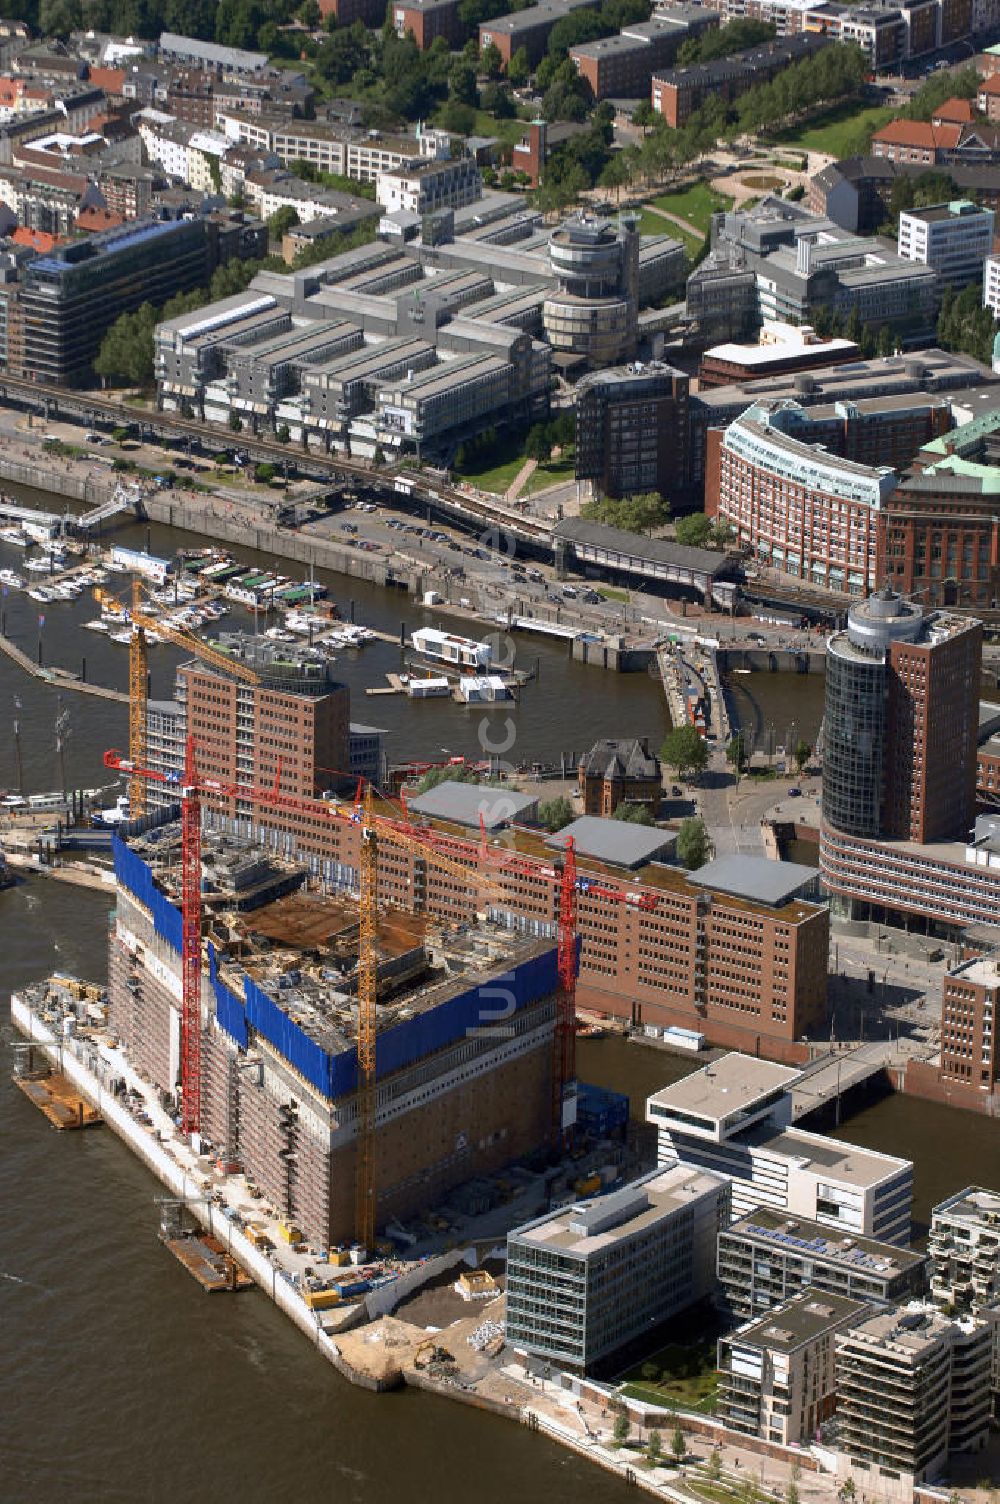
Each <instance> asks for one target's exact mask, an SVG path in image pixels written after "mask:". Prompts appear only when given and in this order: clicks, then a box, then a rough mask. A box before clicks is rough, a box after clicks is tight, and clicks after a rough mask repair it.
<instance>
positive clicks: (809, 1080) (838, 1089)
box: [792, 1039, 896, 1123]
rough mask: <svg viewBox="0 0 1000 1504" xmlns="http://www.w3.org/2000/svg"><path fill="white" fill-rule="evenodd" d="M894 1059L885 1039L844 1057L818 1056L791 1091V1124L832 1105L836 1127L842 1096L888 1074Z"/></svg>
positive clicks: (892, 1046) (890, 1043)
mask: <svg viewBox="0 0 1000 1504" xmlns="http://www.w3.org/2000/svg"><path fill="white" fill-rule="evenodd" d="M895 1058H896V1045H895V1042H894V1041H892V1040H886V1039H880V1040H873V1041H872V1042H871V1043H869V1044H864V1045H860V1046H859V1047H858V1048H857V1049H853V1050H845V1051H844V1053H843V1054H832V1053H831V1054H827V1055H822V1056H820V1057H819V1058H818V1059H816V1060H814V1061H812V1062H811V1063H810V1064H809V1065H808V1066H806V1068H805V1072H804V1074H803V1076H802V1078H801V1079H800V1080H799V1081H797V1082H796V1083H795V1085H794V1086H793V1087H792V1122H793V1123H794V1122H798V1120H799V1119H800V1118H804V1117H806V1116H807V1115H808V1114H809V1113H811V1112H817V1111H818V1110H819V1109H820V1108H821V1107H828V1106H830V1105H831V1104H834V1103H835V1104H836V1109H837V1110H836V1116H837V1121H838V1123H839V1121H840V1101H841V1099H842V1098H843V1097H844V1095H845V1094H846V1093H847V1092H848V1091H851V1090H852V1089H853V1088H854V1087H856V1086H860V1085H862V1083H863V1082H865V1081H871V1080H872V1079H873V1078H874V1077H875V1076H877V1075H879V1074H880V1073H881V1072H882V1071H884V1070H887V1069H888V1067H889V1066H890V1065H891V1064H892V1062H893V1061H894V1060H895Z"/></svg>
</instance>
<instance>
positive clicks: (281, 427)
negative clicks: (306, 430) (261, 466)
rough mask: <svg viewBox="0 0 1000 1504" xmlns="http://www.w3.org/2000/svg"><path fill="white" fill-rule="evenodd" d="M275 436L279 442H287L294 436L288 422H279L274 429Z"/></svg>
mask: <svg viewBox="0 0 1000 1504" xmlns="http://www.w3.org/2000/svg"><path fill="white" fill-rule="evenodd" d="M274 437H275V438H276V439H277V441H278V443H279V444H287V443H288V441H289V439H290V438H291V437H292V435H291V432H290V430H289V427H288V424H287V423H279V424H278V427H277V428H276V429H275V431H274Z"/></svg>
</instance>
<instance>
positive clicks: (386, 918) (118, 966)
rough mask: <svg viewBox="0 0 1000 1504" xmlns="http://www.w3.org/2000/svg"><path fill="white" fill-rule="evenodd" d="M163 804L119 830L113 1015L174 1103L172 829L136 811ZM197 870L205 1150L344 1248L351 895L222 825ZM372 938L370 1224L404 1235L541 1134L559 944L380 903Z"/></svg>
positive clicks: (177, 860)
mask: <svg viewBox="0 0 1000 1504" xmlns="http://www.w3.org/2000/svg"><path fill="white" fill-rule="evenodd" d="M162 818H163V816H162V815H159V816H150V817H148V820H147V821H145V822H142V823H143V824H146V825H147V828H146V829H145V830H144V831H142V832H141V833H140V834H137V835H133V836H131V837H130V838H129V839H128V840H127V841H125V840H121V839H120V838H116V841H115V870H116V877H117V884H118V902H117V909H116V914H115V920H114V924H113V927H112V930H111V935H110V956H109V973H108V975H109V999H108V1022H109V1026H110V1028H111V1030H112V1032H113V1034H114V1036H115V1038H116V1040H117V1041H118V1042H119V1043H120V1044H121V1046H122V1047H123V1049H124V1050H125V1052H126V1054H127V1056H128V1058H129V1059H130V1060H131V1061H132V1062H133V1063H134V1065H135V1066H136V1068H137V1069H138V1070H139V1071H140V1072H141V1073H142V1075H143V1076H144V1077H145V1078H146V1079H147V1080H148V1081H149V1082H150V1083H152V1084H153V1085H154V1086H155V1087H156V1089H157V1090H158V1091H159V1092H160V1093H161V1095H162V1098H163V1101H164V1105H166V1106H167V1107H168V1108H172V1109H173V1110H174V1111H175V1112H176V1113H178V1114H180V1113H181V1112H182V1111H183V1106H184V1100H185V1092H184V1079H183V1078H184V1070H183V1039H182V1034H183V1029H182V1018H183V1009H182V1006H181V1004H182V993H183V983H182V964H181V960H182V958H181V945H180V944H179V943H178V942H179V941H180V939H181V930H182V921H181V912H180V909H181V905H182V898H183V893H182V871H181V869H182V860H181V859H182V839H181V828H180V824H179V822H176V821H174V822H171V823H165V824H154V823H149V822H151V821H153V820H155V819H162ZM201 871H202V879H201V889H202V902H201V908H202V927H203V942H204V960H205V963H206V964H205V965H204V966H203V968H202V970H201V972H200V999H199V1001H200V1018H199V1020H198V1024H197V1028H198V1032H199V1036H200V1037H199V1042H198V1043H199V1064H200V1071H199V1083H198V1086H199V1096H200V1111H199V1123H198V1129H197V1135H198V1143H199V1147H200V1150H201V1152H202V1153H203V1154H207V1155H208V1156H209V1157H210V1158H211V1159H212V1160H213V1161H214V1162H215V1163H217V1164H218V1165H219V1166H220V1167H229V1166H236V1165H238V1166H239V1167H240V1168H241V1169H242V1170H243V1171H244V1172H245V1174H246V1177H247V1179H248V1181H249V1182H250V1183H252V1184H253V1185H255V1186H256V1187H258V1188H259V1189H260V1190H261V1192H262V1193H263V1196H264V1198H265V1199H266V1201H267V1203H268V1204H269V1205H271V1206H272V1207H274V1208H275V1210H276V1211H277V1212H278V1213H279V1214H280V1216H281V1217H282V1219H283V1220H284V1221H285V1222H286V1223H287V1224H289V1225H293V1226H295V1227H296V1228H298V1229H300V1230H301V1233H302V1234H303V1236H304V1237H305V1238H307V1239H308V1240H309V1241H310V1242H312V1243H316V1244H318V1245H320V1246H326V1247H333V1246H338V1245H341V1246H347V1245H349V1244H350V1243H351V1242H353V1241H355V1240H356V1239H357V1238H358V1237H360V1236H363V1235H364V1232H365V1229H364V1228H363V1227H359V1225H358V1221H357V1217H358V1210H357V1200H356V1193H357V1186H358V1177H359V1173H360V1166H359V1153H360V1154H363V1153H364V1142H363V1140H364V1126H365V1125H364V1123H363V1122H361V1121H360V1118H361V1115H362V1113H363V1111H364V1103H363V1101H362V1100H361V1099H360V1098H359V1089H360V1085H359V1069H358V1052H359V1022H360V1020H359V992H360V991H361V990H362V987H363V982H364V970H365V967H364V961H365V959H366V958H365V956H364V955H363V954H362V951H363V947H362V936H361V915H360V912H359V905H358V903H357V901H356V900H354V901H352V900H351V899H349V898H347V897H342V896H340V897H338V896H332V895H329V894H326V893H322V892H320V891H316V890H315V885H314V888H313V891H310V889H309V884H308V872H307V869H306V868H305V866H303V865H300V864H297V863H295V862H293V861H289V860H284V859H281V858H277V857H274V856H272V855H268V854H265V853H264V852H262V851H261V850H260V849H259V848H257V847H255V846H254V845H253V844H252V843H249V842H239V841H237V840H235V839H234V838H233V837H231V836H227V835H223V834H221V833H219V832H211V831H205V832H204V833H203V836H202V842H201ZM370 949H371V962H372V965H373V968H374V984H375V989H376V997H377V1000H378V1001H377V1006H376V1010H375V1053H376V1069H375V1103H374V1113H373V1122H372V1123H371V1125H370V1128H371V1131H372V1133H373V1135H374V1140H375V1153H374V1156H373V1185H374V1201H373V1212H374V1227H375V1229H383V1228H385V1227H386V1226H387V1225H390V1224H394V1225H396V1226H398V1227H400V1229H401V1231H402V1233H403V1236H404V1238H405V1237H406V1236H407V1230H406V1228H405V1222H406V1219H407V1218H409V1217H411V1216H417V1215H418V1214H419V1213H421V1212H422V1211H424V1210H426V1209H427V1208H428V1207H429V1206H431V1205H433V1204H434V1203H435V1202H437V1201H439V1200H441V1199H443V1198H444V1197H445V1196H446V1195H447V1194H448V1192H450V1191H451V1190H452V1189H453V1188H454V1187H455V1186H457V1185H459V1184H460V1183H464V1182H469V1181H473V1180H475V1179H476V1178H477V1177H481V1176H483V1175H487V1174H491V1173H494V1172H496V1171H497V1170H499V1169H500V1168H501V1167H502V1166H503V1165H504V1164H506V1163H508V1162H510V1161H512V1160H516V1159H520V1158H523V1157H530V1156H532V1155H534V1154H536V1153H537V1152H538V1151H540V1150H541V1151H544V1150H545V1149H546V1148H547V1147H548V1145H549V1144H550V1142H551V1136H552V1121H551V1111H552V1105H551V1104H552V1072H553V1049H554V1038H555V1014H556V994H557V991H558V986H559V979H558V970H557V948H556V945H555V942H554V941H553V940H552V939H551V938H549V939H529V938H521V937H518V936H517V935H516V934H512V933H511V932H510V931H508V930H505V929H502V928H500V927H499V926H496V925H489V924H477V925H468V924H451V925H448V924H446V923H442V922H440V921H432V920H431V919H430V918H428V917H427V916H424V915H415V914H409V913H405V912H401V911H399V910H396V909H393V908H391V907H383V908H380V910H379V912H378V914H377V917H376V923H375V929H374V938H373V941H372V944H371V947H370ZM360 1084H361V1085H363V1083H360ZM190 1097H191V1091H190V1088H188V1091H187V1098H188V1106H189V1108H190V1105H191V1104H190ZM359 1138H360V1140H361V1147H360V1149H359Z"/></svg>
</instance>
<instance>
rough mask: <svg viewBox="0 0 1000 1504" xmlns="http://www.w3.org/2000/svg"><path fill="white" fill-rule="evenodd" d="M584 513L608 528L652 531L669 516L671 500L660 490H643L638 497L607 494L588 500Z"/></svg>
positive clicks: (582, 509) (584, 515) (628, 531)
mask: <svg viewBox="0 0 1000 1504" xmlns="http://www.w3.org/2000/svg"><path fill="white" fill-rule="evenodd" d="M580 511H581V515H582V516H583V517H586V518H588V519H590V520H592V521H594V522H603V523H604V524H605V525H606V526H607V527H620V528H623V529H624V530H625V532H627V533H652V532H653V530H654V529H655V528H658V527H663V526H664V524H665V523H666V522H668V521H669V519H670V506H669V503H668V502H667V501H666V500H665V499H664V498H663V497H662V496H661V495H660V494H659V492H658V491H643V492H640V493H639V495H637V496H624V497H613V496H605V497H602V498H600V499H599V500H597V501H588V502H585V503H584V505H583V506H582V507H581V509H580Z"/></svg>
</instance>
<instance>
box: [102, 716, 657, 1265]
mask: <svg viewBox="0 0 1000 1504" xmlns="http://www.w3.org/2000/svg"><path fill="white" fill-rule="evenodd" d="M104 762H105V765H106V766H107V767H109V768H113V769H116V770H117V771H119V772H122V773H125V774H127V775H128V776H129V777H130V778H133V779H139V780H142V781H143V782H148V781H151V782H154V783H158V784H161V785H168V786H173V787H175V788H176V789H177V791H178V796H179V798H180V802H181V837H182V838H181V905H182V988H181V1087H182V1094H183V1103H182V1116H181V1121H182V1125H183V1128H184V1131H185V1133H195V1132H197V1131H198V1130H199V1126H200V1120H201V1102H200V1099H201V802H202V799H203V798H204V797H206V796H213V795H215V796H222V797H229V798H237V799H240V800H243V801H245V802H246V803H248V804H251V805H263V806H266V807H270V808H274V809H279V810H284V811H287V812H295V813H300V814H301V813H305V814H308V815H311V816H314V817H315V816H317V815H319V816H321V817H322V818H323V819H324V820H336V821H346V822H348V823H351V824H355V825H358V826H360V832H361V848H360V859H359V888H360V894H359V896H360V923H359V951H358V967H359V974H358V1044H357V1057H358V1089H357V1113H358V1130H357V1131H358V1151H357V1184H356V1198H355V1213H356V1236H357V1238H358V1241H359V1242H360V1243H363V1244H364V1246H365V1247H366V1248H370V1247H372V1245H373V1242H374V1233H375V1206H376V1168H375V1120H376V983H377V970H378V957H377V946H376V941H377V923H378V852H379V844H380V842H381V841H385V842H386V843H389V844H392V845H395V846H398V847H401V848H402V849H403V850H406V851H409V852H411V853H412V854H413V855H414V856H416V857H417V858H419V859H420V860H423V861H430V862H433V863H434V864H435V865H436V866H438V867H440V868H442V869H444V870H445V871H448V872H450V873H451V874H452V875H453V876H455V877H458V878H460V879H461V881H462V883H463V885H465V886H466V887H468V886H470V885H471V886H473V887H474V888H475V889H476V890H477V891H479V892H481V893H483V894H488V895H491V896H493V897H494V898H496V899H498V900H499V901H500V902H501V903H502V904H503V905H504V906H505V907H508V908H514V907H516V901H515V900H513V899H512V896H511V894H510V893H509V892H508V891H507V890H506V889H505V888H504V886H503V885H502V883H501V881H500V879H501V878H502V877H503V876H504V875H505V874H513V875H521V876H526V877H529V878H532V879H537V878H539V877H541V878H542V879H543V880H544V881H547V882H550V883H552V884H554V885H556V886H557V888H558V908H557V936H558V946H557V954H558V973H559V992H558V997H557V1005H556V1026H555V1031H554V1042H553V1062H552V1139H553V1146H554V1147H556V1148H559V1147H561V1146H562V1144H563V1143H564V1142H565V1140H566V1138H567V1136H568V1134H567V1127H566V1125H564V1122H563V1107H564V1093H565V1088H566V1085H567V1084H568V1083H569V1082H570V1081H572V1079H573V1074H574V1069H575V1062H574V1056H575V1029H576V972H577V951H578V944H577V933H576V928H577V906H578V896H579V895H580V894H592V895H596V896H602V897H605V898H607V899H608V900H609V901H612V902H616V903H623V902H628V901H629V899H628V895H626V894H625V893H623V892H622V891H621V890H619V889H616V888H610V887H606V886H604V885H601V884H597V883H594V882H592V881H591V879H590V878H589V877H580V876H578V874H577V868H576V860H575V854H574V848H573V843H572V841H571V840H568V841H567V842H566V846H565V849H564V852H563V854H562V857H561V859H559V860H554V861H552V862H551V863H549V862H545V861H543V860H539V859H538V858H537V857H529V856H525V855H524V854H522V853H519V852H516V851H512V850H510V849H509V848H507V847H503V846H498V845H494V844H487V843H486V840H485V835H484V836H483V839H482V841H481V843H480V844H478V845H477V844H476V843H475V842H471V841H465V840H462V839H460V838H458V837H455V836H451V835H448V834H447V833H445V832H441V831H437V830H435V829H433V828H432V827H430V826H414V825H413V824H412V823H411V822H410V821H409V820H408V819H399V818H395V817H393V816H391V815H384V814H381V813H377V812H376V809H375V795H374V791H373V790H372V787H371V785H370V784H369V785H368V786H367V788H366V789H365V792H364V795H363V797H361V796H360V795H359V798H358V801H357V802H356V804H354V805H353V806H352V805H346V804H337V803H334V802H333V801H330V800H325V799H311V798H306V797H301V796H297V795H292V794H283V793H282V792H281V791H280V789H279V787H278V781H279V779H280V768H279V772H278V776H277V778H276V779H275V783H274V786H273V787H271V788H257V787H253V786H250V785H243V784H229V783H225V782H223V781H222V780H220V779H217V778H206V777H203V776H201V775H200V774H199V772H198V769H197V765H196V758H195V747H194V739H193V737H191V736H190V735H189V736H188V738H187V743H186V746H185V762H184V770H183V773H176V772H170V773H164V772H161V771H160V770H158V769H153V768H148V767H145V766H144V765H143V764H141V763H136V762H134V761H132V760H131V759H128V758H124V757H122V755H121V753H119V752H114V751H109V752H106V753H105V755H104ZM484 867H485V868H486V869H487V870H484ZM656 902H657V900H656V898H655V895H643V897H642V898H641V899H640V900H639V904H640V906H641V907H643V908H649V907H653V906H655V904H656Z"/></svg>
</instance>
